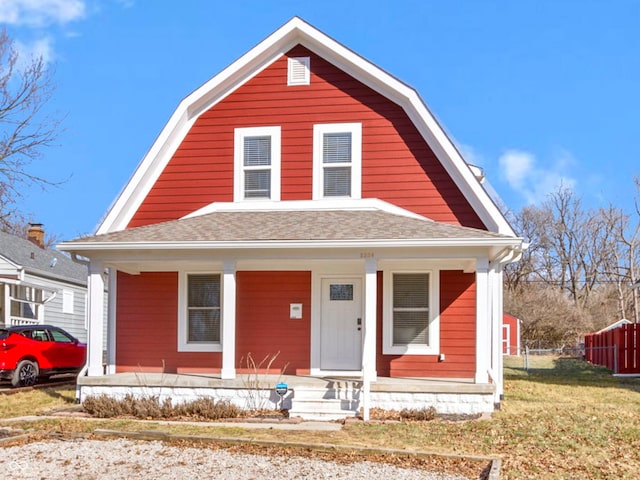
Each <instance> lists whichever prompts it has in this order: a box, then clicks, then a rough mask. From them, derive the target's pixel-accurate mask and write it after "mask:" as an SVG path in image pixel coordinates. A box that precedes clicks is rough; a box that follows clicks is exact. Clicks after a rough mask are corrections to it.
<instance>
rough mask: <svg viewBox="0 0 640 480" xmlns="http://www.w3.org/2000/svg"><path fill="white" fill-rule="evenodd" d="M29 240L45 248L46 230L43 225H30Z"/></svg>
mask: <svg viewBox="0 0 640 480" xmlns="http://www.w3.org/2000/svg"><path fill="white" fill-rule="evenodd" d="M27 235H28V236H27V238H28V239H29V240H31V241H32V242H33V243H35V244H36V245H37V246H39V247H40V248H44V228H42V224H41V223H30V224H29V230H28V234H27Z"/></svg>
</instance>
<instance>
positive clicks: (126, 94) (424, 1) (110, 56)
mask: <svg viewBox="0 0 640 480" xmlns="http://www.w3.org/2000/svg"><path fill="white" fill-rule="evenodd" d="M295 15H297V16H300V17H302V18H303V19H305V20H306V21H307V22H309V23H311V24H312V25H314V26H315V27H317V28H319V29H320V30H322V31H323V32H325V33H326V34H328V35H329V36H331V37H333V38H334V39H336V40H337V41H339V42H341V43H343V44H344V45H346V46H347V47H349V48H351V49H352V50H354V51H355V52H357V53H359V54H360V55H362V56H364V57H365V58H367V59H368V60H370V61H372V62H373V63H375V64H377V65H378V66H380V67H381V68H383V69H385V70H387V71H388V72H389V73H391V74H393V75H395V76H396V77H398V78H399V79H401V80H402V81H404V82H406V83H408V84H409V85H411V86H412V87H414V88H415V89H416V90H417V91H418V92H419V93H420V95H421V96H422V98H423V99H424V101H425V102H426V103H427V105H428V106H429V108H430V109H431V110H432V111H433V112H434V113H435V115H436V116H437V117H438V118H439V120H440V121H441V122H442V124H443V125H444V127H445V129H446V130H447V131H448V132H449V134H450V135H451V136H452V138H453V139H454V141H455V142H456V143H457V144H458V146H459V147H460V149H461V150H462V151H463V153H464V154H465V157H466V158H467V161H469V162H470V163H474V164H477V165H480V166H482V167H483V168H484V170H485V172H486V174H487V177H488V179H489V181H490V182H491V184H492V186H493V187H494V188H495V190H496V191H497V192H498V194H499V195H500V196H501V197H502V199H503V201H504V202H505V203H506V204H507V206H508V207H509V208H510V209H511V210H514V211H518V210H520V209H521V208H522V206H524V205H527V204H531V203H539V202H541V201H542V200H544V198H545V195H546V194H547V193H549V192H550V191H553V190H554V189H556V188H557V186H558V185H559V183H560V182H562V183H563V184H564V185H565V186H570V187H572V188H573V189H574V190H575V191H576V193H577V194H578V195H579V196H581V197H582V199H583V201H584V203H585V205H586V206H588V207H592V208H596V207H599V206H607V205H608V204H609V203H610V202H611V203H613V204H614V205H617V206H619V207H622V208H624V209H625V210H627V211H631V209H632V206H633V205H632V198H633V196H634V195H635V194H636V189H635V186H634V183H633V178H634V177H635V176H638V175H640V121H639V119H638V115H639V113H640V87H639V86H640V0H616V1H613V2H605V1H601V0H597V1H596V0H531V1H526V0H522V1H507V0H504V1H483V0H467V1H465V0H457V1H431V0H416V1H408V0H407V1H403V0H395V1H378V2H376V1H371V0H369V1H346V0H341V1H333V0H322V1H320V0H318V1H310V2H306V1H304V0H298V1H288V0H283V1H272V2H270V1H267V0H262V1H244V0H235V1H233V2H226V1H225V2H222V1H220V2H217V1H208V0H184V1H182V2H173V1H150V0H0V25H1V26H4V27H6V29H7V31H8V33H9V35H10V36H11V37H12V38H13V39H14V40H15V41H16V43H17V46H18V48H19V49H20V52H21V53H22V54H23V55H24V56H28V55H31V54H33V53H34V52H35V53H36V54H41V55H43V56H44V57H45V59H46V60H47V61H48V62H49V63H50V65H51V66H52V67H53V68H54V69H55V77H54V79H55V83H56V84H57V89H56V92H55V94H54V98H53V101H52V102H51V105H50V107H51V109H54V110H56V111H58V112H60V113H61V114H63V115H64V116H65V121H64V128H65V130H64V132H63V133H62V135H61V136H60V138H59V140H58V146H56V147H52V148H48V149H47V150H45V151H44V152H43V153H44V155H43V156H42V158H41V159H39V160H37V161H36V162H34V163H33V164H32V167H31V169H32V171H33V172H34V173H37V174H38V175H41V176H44V177H45V178H47V179H49V180H51V181H62V180H66V181H65V182H64V183H63V184H62V185H60V186H59V187H53V188H49V189H47V190H46V191H42V190H41V189H40V188H39V187H33V188H31V189H29V190H28V191H26V192H25V201H24V203H23V204H22V210H23V212H25V214H27V216H28V218H29V219H30V220H33V221H37V222H41V223H44V225H45V229H46V230H47V232H48V233H49V234H51V235H54V236H55V237H56V238H57V239H58V240H66V239H71V238H75V237H77V236H80V235H86V234H90V233H93V232H94V230H95V227H96V226H97V224H98V222H99V221H100V219H101V218H102V216H103V215H104V214H105V213H106V211H107V210H108V208H109V206H110V204H111V202H112V201H113V200H114V199H115V198H116V196H117V195H118V193H119V192H120V190H121V189H122V188H123V186H124V184H125V183H126V182H127V180H128V179H129V177H130V176H131V175H132V174H133V171H134V169H135V168H136V166H137V165H138V163H139V162H140V160H141V159H142V157H143V156H144V154H145V153H146V151H147V150H148V149H149V148H150V147H151V145H152V143H153V141H154V140H155V138H156V136H157V135H158V134H159V133H160V130H161V129H162V128H163V126H164V124H165V123H166V122H167V121H168V119H169V117H170V115H171V114H172V112H173V110H174V109H175V108H176V107H177V105H178V103H179V102H180V100H181V99H182V98H184V97H185V96H187V95H188V94H189V93H190V92H192V91H193V90H195V89H196V88H197V87H198V86H200V85H201V84H203V83H204V82H205V81H206V80H208V79H209V78H211V77H212V76H213V75H215V74H216V73H218V72H219V71H220V70H222V69H223V68H225V67H226V66H227V65H229V64H230V63H231V62H233V61H234V60H235V59H237V58H238V57H240V56H241V55H243V54H244V53H245V52H246V51H248V50H249V49H250V48H251V47H253V46H254V45H256V44H257V43H258V42H260V41H261V40H263V39H264V38H265V37H266V36H268V35H269V34H270V33H272V32H273V31H274V30H276V29H277V28H278V27H280V26H281V25H282V24H284V23H285V22H286V21H287V20H289V19H290V18H291V17H292V16H295Z"/></svg>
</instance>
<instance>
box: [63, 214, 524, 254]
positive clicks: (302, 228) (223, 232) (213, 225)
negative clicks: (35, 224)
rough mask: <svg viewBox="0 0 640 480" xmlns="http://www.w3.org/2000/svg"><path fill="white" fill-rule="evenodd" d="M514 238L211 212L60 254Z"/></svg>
mask: <svg viewBox="0 0 640 480" xmlns="http://www.w3.org/2000/svg"><path fill="white" fill-rule="evenodd" d="M521 243H522V240H521V239H519V238H514V237H511V236H508V235H503V234H499V233H494V232H488V231H485V230H479V229H475V228H469V227H462V226H458V225H450V224H445V223H440V222H435V221H432V220H430V219H427V218H424V217H417V216H413V217H409V216H405V215H400V214H396V213H390V212H387V211H382V210H376V209H370V210H338V209H335V210H277V211H276V210H262V211H257V210H256V211H216V212H213V213H206V214H203V215H198V216H192V217H186V218H182V219H179V220H173V221H168V222H163V223H156V224H153V225H147V226H141V227H135V228H131V229H127V230H121V231H118V232H111V233H106V234H101V235H94V236H89V237H83V238H79V239H76V240H72V241H69V242H64V243H62V244H60V245H59V246H58V248H60V249H61V250H69V251H76V250H83V251H84V250H103V249H108V250H111V249H121V248H127V249H141V248H142V249H166V248H225V247H226V248H238V247H240V246H243V245H245V246H252V247H253V248H256V247H259V246H263V247H274V246H277V245H282V246H291V245H292V244H301V245H300V246H302V245H306V246H320V245H326V246H332V247H336V246H354V245H374V244H375V245H389V246H392V245H423V244H424V245H446V246H453V245H461V246H462V245H465V246H517V245H520V244H521Z"/></svg>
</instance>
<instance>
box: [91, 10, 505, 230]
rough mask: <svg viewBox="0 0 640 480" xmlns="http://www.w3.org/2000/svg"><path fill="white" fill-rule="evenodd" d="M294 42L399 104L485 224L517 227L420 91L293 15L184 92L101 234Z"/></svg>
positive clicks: (130, 211) (115, 226) (121, 224)
mask: <svg viewBox="0 0 640 480" xmlns="http://www.w3.org/2000/svg"><path fill="white" fill-rule="evenodd" d="M296 45H303V46H304V47H306V48H308V49H309V50H311V51H312V52H314V53H315V54H317V55H319V56H321V57H322V58H324V59H325V60H327V61H329V62H331V63H332V64H334V65H335V66H336V67H338V68H340V69H342V70H343V71H345V72H346V73H348V74H349V75H351V76H352V77H354V78H355V79H357V80H358V81H360V82H362V83H363V84H365V85H367V86H368V87H370V88H372V89H373V90H375V91H376V92H378V93H380V94H382V95H384V96H385V97H387V98H388V99H390V100H391V101H393V102H394V103H396V104H398V105H400V106H401V107H402V108H403V109H404V111H405V112H406V114H407V115H408V117H409V118H410V119H411V121H412V122H413V123H414V124H415V126H416V128H417V130H418V131H419V132H420V134H421V135H422V137H423V138H424V139H425V141H426V143H427V144H428V145H429V147H430V148H431V150H432V151H433V152H434V154H435V155H436V157H437V158H438V159H439V161H440V162H441V163H442V165H443V166H444V168H445V169H446V171H447V173H448V174H449V175H450V176H451V178H452V179H453V181H454V182H455V184H456V185H457V186H458V188H459V189H460V191H461V192H462V193H463V195H464V197H465V198H466V200H467V201H468V202H469V204H470V205H471V206H472V208H473V209H474V210H475V211H476V213H477V214H478V216H479V217H480V219H481V220H482V222H483V223H484V225H486V227H487V229H488V230H489V231H492V232H497V233H500V234H504V235H507V236H512V237H515V233H514V232H513V230H512V229H511V227H510V226H509V224H508V222H507V221H506V219H505V218H504V216H503V215H502V214H501V212H500V211H499V209H498V208H497V206H496V205H495V203H494V202H493V201H492V200H491V198H490V197H489V195H488V194H487V192H486V191H485V190H484V188H483V187H482V186H481V185H480V183H479V182H478V180H477V179H476V177H475V175H474V173H473V172H472V170H471V169H470V168H469V166H468V165H467V163H466V162H465V161H464V159H463V158H462V156H461V155H460V153H459V152H458V150H457V149H456V147H455V146H454V144H453V143H452V141H451V140H450V139H449V138H448V137H447V135H446V134H445V132H444V131H443V129H442V128H441V126H440V125H439V124H438V122H437V121H436V120H435V118H434V116H433V115H432V114H431V113H430V111H429V109H428V108H427V106H426V105H425V104H424V102H423V101H422V99H421V98H420V96H419V95H418V93H417V92H416V91H415V90H414V89H413V88H411V87H409V86H408V85H406V84H405V83H403V82H401V81H399V80H398V79H397V78H395V77H393V76H392V75H390V74H388V73H387V72H385V71H384V70H382V69H380V68H379V67H377V66H376V65H374V64H372V63H371V62H369V61H367V60H366V59H364V58H362V57H361V56H359V55H357V54H356V53H354V52H353V51H351V50H349V49H348V48H347V47H345V46H343V45H342V44H340V43H338V42H336V41H335V40H333V39H332V38H330V37H329V36H327V35H325V34H324V33H322V32H320V31H319V30H317V29H316V28H314V27H312V26H311V25H309V24H308V23H306V22H305V21H303V20H302V19H300V18H298V17H294V18H293V19H291V20H290V21H289V22H287V23H286V24H285V25H283V26H282V27H280V28H279V29H278V30H276V31H275V32H274V33H272V34H271V35H270V36H269V37H267V38H266V39H265V40H263V41H262V42H260V43H259V44H258V45H257V46H255V47H254V48H253V49H251V50H250V51H249V52H247V53H246V54H245V55H243V56H242V57H241V58H239V59H238V60H237V61H235V62H234V63H233V64H231V65H230V66H228V67H227V68H225V69H224V70H223V71H222V72H220V73H219V74H218V75H216V76H215V77H213V78H212V79H211V80H209V81H208V82H206V83H205V84H204V85H202V86H201V87H200V88H198V89H197V90H195V91H194V92H193V93H192V94H190V95H189V96H188V97H186V98H185V99H184V100H183V101H182V102H181V103H180V105H179V106H178V108H177V109H176V111H175V112H174V114H173V115H172V117H171V118H170V120H169V122H168V123H167V124H166V126H165V127H164V129H163V130H162V132H161V133H160V135H159V136H158V138H157V140H156V141H155V143H154V144H153V146H152V147H151V149H150V150H149V152H148V153H147V154H146V156H145V157H144V158H143V160H142V162H141V163H140V165H139V166H138V168H137V169H136V171H135V173H134V175H133V176H132V178H131V179H130V180H129V182H128V184H127V185H126V186H125V188H124V189H123V191H122V192H121V193H120V195H119V196H118V198H117V199H116V200H115V202H114V203H113V205H112V206H111V208H110V209H109V211H108V212H107V214H106V216H105V218H104V219H103V221H102V223H101V224H100V225H99V227H98V229H97V234H106V233H110V232H116V231H120V230H124V229H125V228H126V227H127V225H128V224H129V222H130V220H131V219H132V217H133V215H134V214H135V212H136V211H137V209H138V207H139V206H140V205H141V203H142V202H143V200H144V199H145V198H146V196H147V194H148V193H149V191H150V190H151V188H152V187H153V185H154V183H155V182H156V180H157V179H158V177H159V176H160V174H161V173H162V171H163V170H164V168H165V166H166V165H167V163H168V162H169V160H170V159H171V157H172V155H173V154H174V152H175V151H176V149H177V148H178V146H179V145H180V143H181V142H182V140H183V139H184V137H185V136H186V135H187V133H188V132H189V130H190V128H191V126H192V125H193V124H194V122H195V121H196V119H197V118H198V117H199V116H200V115H201V114H202V113H203V112H206V111H207V110H208V109H210V108H211V107H212V106H214V105H216V104H217V103H218V102H220V101H221V100H222V99H224V98H226V97H227V96H228V95H230V94H231V93H232V92H233V91H235V90H236V89H237V88H238V87H240V86H241V85H243V84H244V83H245V82H246V81H248V80H249V79H250V78H252V77H253V76H255V75H256V74H258V73H259V72H261V71H262V70H264V69H265V68H267V67H268V66H269V65H271V64H272V63H273V62H274V61H276V60H277V59H278V58H280V57H281V56H282V55H284V54H285V53H286V52H288V51H289V50H290V49H291V48H293V47H294V46H296Z"/></svg>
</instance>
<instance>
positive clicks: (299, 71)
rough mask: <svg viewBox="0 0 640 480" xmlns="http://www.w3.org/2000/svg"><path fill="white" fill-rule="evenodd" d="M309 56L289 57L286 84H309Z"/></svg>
mask: <svg viewBox="0 0 640 480" xmlns="http://www.w3.org/2000/svg"><path fill="white" fill-rule="evenodd" d="M310 64H311V60H310V58H309V57H291V58H289V61H288V63H287V66H288V72H287V85H309V83H311V72H310V69H309V66H310Z"/></svg>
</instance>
